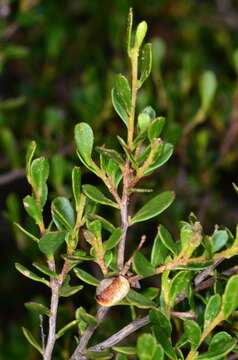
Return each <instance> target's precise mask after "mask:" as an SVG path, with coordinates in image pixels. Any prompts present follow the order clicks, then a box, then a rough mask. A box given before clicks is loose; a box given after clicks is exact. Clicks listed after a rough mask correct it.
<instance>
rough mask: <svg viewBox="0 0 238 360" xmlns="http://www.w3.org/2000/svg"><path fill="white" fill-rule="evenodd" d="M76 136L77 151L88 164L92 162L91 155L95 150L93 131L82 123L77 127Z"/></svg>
mask: <svg viewBox="0 0 238 360" xmlns="http://www.w3.org/2000/svg"><path fill="white" fill-rule="evenodd" d="M74 136H75V141H76V145H77V149H78V151H79V153H80V155H81V156H82V158H83V159H84V160H85V161H86V162H89V163H90V162H91V155H92V150H93V143H94V137H93V130H92V128H91V126H90V125H88V124H87V123H84V122H81V123H79V124H77V125H76V126H75V129H74Z"/></svg>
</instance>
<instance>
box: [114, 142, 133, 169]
mask: <svg viewBox="0 0 238 360" xmlns="http://www.w3.org/2000/svg"><path fill="white" fill-rule="evenodd" d="M117 139H118V141H119V143H120V145H121V147H122V148H123V150H124V152H125V154H126V156H127V157H128V158H129V160H130V162H131V164H132V166H133V167H134V169H136V170H138V164H137V162H136V160H135V157H134V156H133V155H132V153H131V152H130V151H129V149H128V146H127V144H126V143H125V141H124V140H123V139H122V138H121V137H120V136H119V135H118V136H117Z"/></svg>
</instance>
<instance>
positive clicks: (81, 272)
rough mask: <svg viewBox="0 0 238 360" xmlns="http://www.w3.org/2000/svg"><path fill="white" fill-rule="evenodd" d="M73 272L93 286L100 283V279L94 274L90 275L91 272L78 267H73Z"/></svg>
mask: <svg viewBox="0 0 238 360" xmlns="http://www.w3.org/2000/svg"><path fill="white" fill-rule="evenodd" d="M74 272H75V275H76V276H77V277H78V278H79V279H80V280H82V281H84V282H86V283H87V284H90V285H93V286H98V285H99V284H100V281H99V280H98V279H96V278H95V277H94V276H92V275H91V274H89V273H87V272H86V271H84V270H82V269H79V268H74Z"/></svg>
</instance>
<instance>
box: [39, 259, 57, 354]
mask: <svg viewBox="0 0 238 360" xmlns="http://www.w3.org/2000/svg"><path fill="white" fill-rule="evenodd" d="M48 266H49V269H50V270H51V271H55V261H54V259H53V260H49V261H48ZM50 287H51V303H50V317H49V332H48V338H47V343H46V348H45V351H44V355H43V359H44V360H51V357H52V352H53V349H54V345H55V341H56V337H55V333H56V318H57V310H58V303H59V283H58V281H57V279H55V278H53V277H51V279H50Z"/></svg>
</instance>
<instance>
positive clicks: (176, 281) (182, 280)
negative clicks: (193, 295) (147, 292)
mask: <svg viewBox="0 0 238 360" xmlns="http://www.w3.org/2000/svg"><path fill="white" fill-rule="evenodd" d="M190 277H191V274H190V272H188V271H180V272H179V273H177V274H176V275H175V276H174V277H173V279H172V281H171V285H170V290H169V307H170V308H172V307H173V306H174V303H175V300H176V297H177V296H178V295H179V294H180V293H181V292H182V291H186V290H187V288H188V284H189V280H190Z"/></svg>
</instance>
